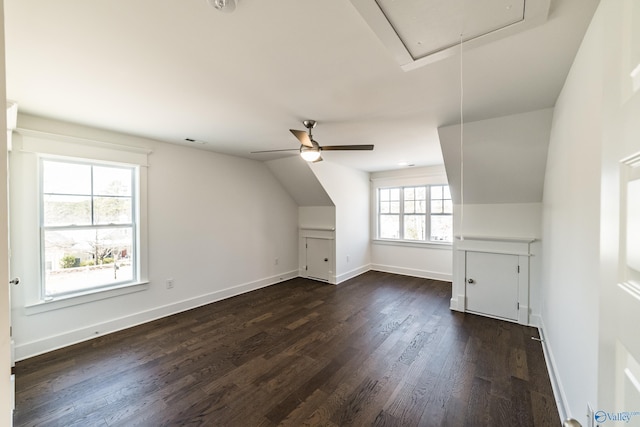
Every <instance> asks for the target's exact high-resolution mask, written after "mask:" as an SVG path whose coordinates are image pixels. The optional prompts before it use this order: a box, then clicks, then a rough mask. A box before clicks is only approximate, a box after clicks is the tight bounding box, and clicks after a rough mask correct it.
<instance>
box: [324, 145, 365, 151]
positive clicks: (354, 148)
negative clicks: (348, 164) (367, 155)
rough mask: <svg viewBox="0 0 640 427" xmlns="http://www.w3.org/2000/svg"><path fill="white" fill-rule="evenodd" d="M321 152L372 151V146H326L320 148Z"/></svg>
mask: <svg viewBox="0 0 640 427" xmlns="http://www.w3.org/2000/svg"><path fill="white" fill-rule="evenodd" d="M321 149H322V151H339V150H341V151H345V150H369V151H370V150H373V145H326V146H322V147H321Z"/></svg>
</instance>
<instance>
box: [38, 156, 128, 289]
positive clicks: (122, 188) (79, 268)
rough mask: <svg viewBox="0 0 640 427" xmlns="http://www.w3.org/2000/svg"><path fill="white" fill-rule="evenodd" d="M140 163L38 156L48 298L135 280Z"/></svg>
mask: <svg viewBox="0 0 640 427" xmlns="http://www.w3.org/2000/svg"><path fill="white" fill-rule="evenodd" d="M138 176H139V174H138V168H137V167H135V166H129V165H127V166H122V165H114V164H111V163H105V162H96V161H80V160H61V159H56V158H46V157H45V158H41V160H40V177H41V182H40V190H41V191H40V242H41V244H40V259H41V263H40V265H41V283H42V291H41V293H42V298H43V299H44V300H47V299H51V298H56V297H64V296H68V295H73V294H79V293H83V292H87V291H93V290H99V289H106V288H112V287H114V286H120V285H125V284H128V283H135V282H137V281H138V280H139V272H138V247H139V242H138V236H139V233H138V229H137V227H138V219H137V218H138V215H139V205H138V198H137V194H138Z"/></svg>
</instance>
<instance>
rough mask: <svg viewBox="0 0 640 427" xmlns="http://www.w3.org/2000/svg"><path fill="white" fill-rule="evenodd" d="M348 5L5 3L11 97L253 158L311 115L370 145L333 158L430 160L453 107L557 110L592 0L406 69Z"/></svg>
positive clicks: (377, 166)
mask: <svg viewBox="0 0 640 427" xmlns="http://www.w3.org/2000/svg"><path fill="white" fill-rule="evenodd" d="M452 1H453V0H449V3H451V2H452ZM465 1H466V2H467V3H469V2H471V0H458V3H457V4H456V6H455V7H454V9H456V10H459V11H464V10H465ZM477 1H478V0H473V4H477ZM492 1H493V0H492ZM371 2H372V3H373V0H371ZM428 2H433V3H434V4H437V3H439V4H442V3H443V1H442V0H441V1H434V0H425V1H424V3H425V4H426V3H428ZM355 3H362V1H360V0H358V1H356V0H353V2H352V1H349V0H326V1H318V0H277V1H266V0H238V4H237V8H236V10H235V11H234V12H233V13H221V12H219V11H218V10H216V9H214V8H213V7H211V6H210V5H209V3H208V2H207V1H206V0H126V1H125V0H93V1H86V0H56V1H51V0H5V26H6V28H5V32H6V60H7V62H6V67H7V95H8V97H9V99H12V100H14V101H16V102H17V103H18V105H19V110H20V111H22V112H26V113H29V114H33V115H40V116H45V117H50V118H54V119H59V120H63V121H69V122H74V123H79V124H83V125H89V126H94V127H98V128H104V129H109V130H114V131H118V132H122V133H127V134H132V135H137V136H143V137H148V138H152V139H157V140H161V141H166V142H170V143H177V144H189V143H188V142H186V141H185V139H186V138H190V139H194V140H197V141H200V142H202V143H203V144H199V143H196V144H195V145H196V146H197V147H199V148H202V149H207V150H213V151H218V152H222V153H227V154H232V155H237V156H244V157H248V158H252V159H256V160H272V159H274V158H277V157H281V156H286V155H295V152H291V153H286V152H285V153H274V154H250V152H251V151H256V150H270V149H282V148H297V147H298V144H297V142H296V140H295V138H294V137H293V136H292V135H291V134H290V133H289V129H304V128H303V126H302V124H301V121H302V120H304V119H315V120H317V121H318V122H319V123H318V126H317V127H316V129H315V130H314V136H315V138H316V139H317V140H318V141H319V142H320V143H321V144H325V145H334V144H375V146H376V148H375V150H374V151H373V152H326V153H325V154H324V155H323V156H324V158H325V160H327V161H335V162H338V163H342V164H345V165H347V166H351V167H354V168H358V169H362V170H365V171H381V170H389V169H397V168H399V167H400V166H398V163H400V162H407V163H410V164H414V165H416V166H429V165H435V164H441V163H442V161H443V159H442V154H441V151H440V145H439V140H438V132H437V129H438V127H440V126H444V125H451V124H454V123H458V122H459V118H460V112H461V107H462V111H463V112H464V117H465V120H469V121H474V120H482V119H487V118H492V117H498V116H504V115H510V114H516V113H522V112H527V111H532V110H537V109H541V108H547V107H552V106H553V105H554V103H555V100H556V98H557V96H558V93H559V91H560V89H561V87H562V84H563V82H564V79H565V77H566V75H567V72H568V70H569V67H570V65H571V63H572V61H573V57H574V55H575V53H576V51H577V48H578V45H579V43H580V41H581V39H582V37H583V35H584V32H585V30H586V27H587V25H588V23H589V20H590V19H591V16H592V15H593V12H594V10H595V7H596V5H597V3H598V1H597V0H551V5H550V8H549V13H548V17H547V20H546V22H544V23H543V24H540V25H537V26H535V27H533V28H530V29H527V30H525V31H522V32H520V33H517V34H514V35H509V36H508V37H506V38H502V39H499V40H492V41H491V42H490V43H487V44H484V45H482V46H475V47H472V46H470V47H469V48H468V49H464V50H463V55H462V64H461V61H460V59H461V57H460V55H459V53H455V52H454V54H453V55H449V56H447V57H444V58H442V59H440V60H438V61H435V62H431V63H428V64H426V65H423V66H420V67H416V68H415V69H412V70H409V71H403V69H402V68H401V67H400V65H399V63H398V62H397V60H396V58H395V57H394V55H393V53H392V52H391V51H390V50H389V49H388V48H387V46H386V45H385V44H384V43H383V42H382V41H381V39H380V38H379V37H378V36H377V35H376V33H374V31H373V30H372V28H371V27H370V26H369V24H368V22H367V21H366V20H365V19H364V18H363V16H362V15H361V14H360V12H361V11H360V10H359V9H357V8H356V7H355V6H354V4H355ZM413 3H416V1H413ZM418 3H419V2H418ZM515 3H522V2H521V1H520V2H516V1H514V4H515ZM425 7H427V9H425V14H426V13H428V6H425ZM434 7H435V6H434ZM425 16H426V15H425ZM474 16H475V15H473V16H468V17H467V18H466V19H468V20H470V19H473V17H474ZM414 18H415V20H416V21H417V22H420V20H421V18H420V16H415V17H414ZM425 21H426V18H425ZM461 65H462V66H461ZM461 75H462V83H463V84H462V87H463V88H464V96H463V97H462V98H461V91H460V89H461ZM461 101H462V102H461Z"/></svg>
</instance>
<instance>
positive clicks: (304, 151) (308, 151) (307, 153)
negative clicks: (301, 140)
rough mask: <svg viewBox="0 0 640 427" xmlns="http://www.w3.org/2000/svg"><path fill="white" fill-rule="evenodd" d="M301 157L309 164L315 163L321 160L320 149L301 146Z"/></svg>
mask: <svg viewBox="0 0 640 427" xmlns="http://www.w3.org/2000/svg"><path fill="white" fill-rule="evenodd" d="M300 157H302V158H303V159H304V160H306V161H307V162H315V161H318V160H319V159H320V149H319V148H318V147H307V146H306V145H302V146H300Z"/></svg>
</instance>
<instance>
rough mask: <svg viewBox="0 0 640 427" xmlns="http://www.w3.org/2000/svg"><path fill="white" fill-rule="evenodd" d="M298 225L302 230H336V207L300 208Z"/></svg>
mask: <svg viewBox="0 0 640 427" xmlns="http://www.w3.org/2000/svg"><path fill="white" fill-rule="evenodd" d="M298 225H299V226H300V228H321V229H331V228H335V227H336V207H335V206H300V207H299V208H298Z"/></svg>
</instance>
